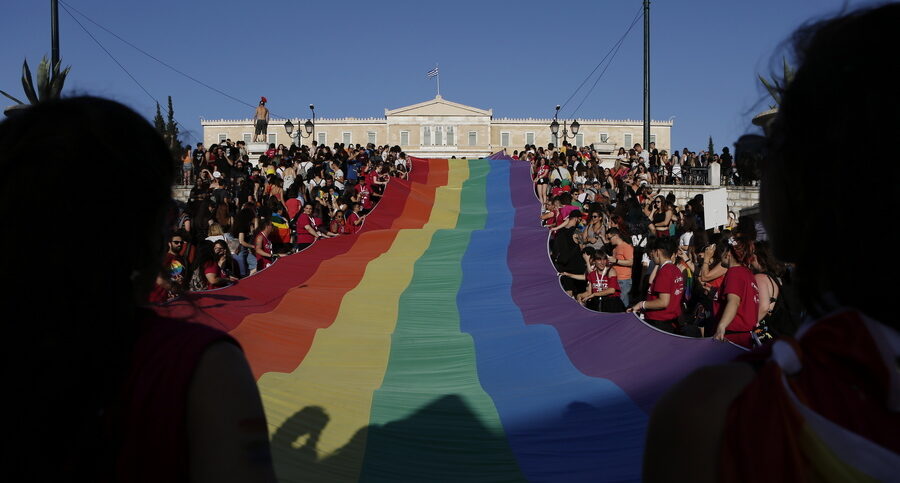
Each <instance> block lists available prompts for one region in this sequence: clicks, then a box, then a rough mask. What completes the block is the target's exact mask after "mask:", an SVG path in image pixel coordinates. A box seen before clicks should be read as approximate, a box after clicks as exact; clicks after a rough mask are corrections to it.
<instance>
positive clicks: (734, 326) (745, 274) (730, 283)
mask: <svg viewBox="0 0 900 483" xmlns="http://www.w3.org/2000/svg"><path fill="white" fill-rule="evenodd" d="M724 278H725V280H724V281H723V282H722V287H721V288H720V289H719V291H718V292H717V293H716V299H715V300H714V301H713V314H714V315H715V318H716V321H717V322H718V321H719V320H722V313H723V312H724V311H725V306H726V305H727V301H728V294H730V293H733V294H735V295H737V296H738V297H740V298H741V303H740V305H738V310H737V314H735V316H734V319H733V320H732V321H731V323H730V324H728V327H726V330H732V331H739V332H741V333H740V334H726V335H725V338H726V339H728V340H730V341H732V342H734V343H735V344H741V345H743V346H745V347H750V331H751V330H753V328H754V327H756V318H757V316H758V315H759V287H758V286H757V285H756V279H755V278H754V277H753V272H751V271H750V269H749V268H747V267H741V266H738V267H731V268H729V269H728V271H727V272H725V277H724Z"/></svg>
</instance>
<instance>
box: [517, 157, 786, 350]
mask: <svg viewBox="0 0 900 483" xmlns="http://www.w3.org/2000/svg"><path fill="white" fill-rule="evenodd" d="M620 153H621V154H620V156H619V157H618V159H616V162H615V165H614V167H612V168H602V167H601V164H600V159H599V157H598V155H597V154H596V153H595V152H593V151H592V150H591V149H590V148H588V147H583V148H579V147H576V146H571V145H569V144H567V143H564V144H563V145H562V146H560V147H559V148H556V147H554V146H552V145H550V146H548V148H547V149H544V148H538V147H536V146H526V147H525V148H524V149H523V150H522V151H521V152H519V151H517V152H515V153H514V154H515V156H514V157H515V158H517V159H520V160H525V161H528V162H530V163H531V166H532V176H533V184H534V187H535V194H536V196H537V197H538V199H540V200H541V202H542V203H543V212H542V214H541V221H542V223H543V224H544V225H545V226H547V228H548V229H549V230H550V237H551V238H550V247H549V248H550V254H551V259H552V260H553V262H554V263H555V265H556V268H557V270H558V272H559V276H560V284H561V285H562V288H563V290H565V291H566V293H567V294H568V295H569V296H571V297H572V298H574V299H575V300H577V301H578V302H579V303H581V304H583V305H584V306H585V307H587V308H589V309H591V310H596V311H601V312H625V311H628V312H634V313H636V314H640V316H642V317H643V319H644V320H645V321H646V322H647V323H649V324H650V325H652V326H654V327H656V328H658V329H660V330H662V331H665V332H669V333H674V334H680V335H686V336H693V337H713V338H715V339H716V340H730V341H732V342H734V343H736V344H739V345H742V346H745V347H751V346H754V345H760V344H761V343H762V342H763V341H764V340H766V339H770V338H773V337H776V336H779V335H788V334H792V333H793V332H794V331H795V330H796V327H797V325H798V324H799V321H800V318H801V316H802V314H801V313H800V310H799V305H798V304H791V300H790V299H791V293H792V292H791V290H790V285H789V284H790V280H791V277H790V274H791V272H790V270H789V269H788V267H786V266H785V264H783V263H779V262H778V261H777V260H776V259H775V258H774V257H773V256H772V254H771V253H770V250H769V246H768V244H767V242H766V241H764V240H757V234H756V229H755V224H754V222H753V220H751V219H749V218H744V219H739V218H738V217H737V216H736V215H735V214H734V213H729V217H728V223H727V224H726V225H724V226H722V227H717V228H715V229H709V230H706V229H704V226H705V224H704V205H703V197H702V195H698V196H697V197H695V198H693V199H691V200H688V201H687V202H686V203H684V204H681V205H679V204H677V203H676V201H677V200H676V197H675V195H674V193H672V192H669V193H667V194H665V195H663V194H662V192H661V189H660V188H657V189H656V190H654V185H655V184H656V183H669V182H671V181H672V174H671V173H672V170H671V166H672V165H671V163H669V162H668V161H663V160H670V159H671V157H669V156H668V155H667V153H666V152H665V151H657V150H656V149H655V147H653V146H652V144H651V146H650V149H649V150H644V149H642V146H641V145H640V144H636V145H635V146H634V148H633V149H631V150H629V151H628V152H625V151H624V149H622V150H620ZM685 153H688V154H686V156H688V157H689V158H691V157H693V156H694V155H693V154H690V152H689V151H687V150H685ZM703 155H704V156H706V155H707V154H706V153H703ZM709 159H710V160H715V161H712V162H719V161H718V160H721V159H725V162H727V163H732V162H733V157H732V156H731V154H730V153H728V151H727V150H723V154H722V155H721V156H720V155H712V156H710V157H709ZM785 284H788V290H785V289H784V287H785Z"/></svg>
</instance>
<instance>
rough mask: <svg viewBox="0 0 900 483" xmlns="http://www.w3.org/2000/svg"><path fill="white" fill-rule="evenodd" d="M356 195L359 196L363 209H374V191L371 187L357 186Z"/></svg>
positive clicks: (362, 184) (365, 185)
mask: <svg viewBox="0 0 900 483" xmlns="http://www.w3.org/2000/svg"><path fill="white" fill-rule="evenodd" d="M356 193H357V195H358V196H359V204H361V205H362V207H363V209H366V210H370V209H372V198H371V195H372V189H371V188H370V187H369V185H368V184H365V183H359V184H357V185H356Z"/></svg>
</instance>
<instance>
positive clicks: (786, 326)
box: [751, 274, 803, 345]
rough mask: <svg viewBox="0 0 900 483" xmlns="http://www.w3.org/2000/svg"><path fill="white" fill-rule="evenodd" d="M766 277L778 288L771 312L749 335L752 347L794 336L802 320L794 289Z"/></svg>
mask: <svg viewBox="0 0 900 483" xmlns="http://www.w3.org/2000/svg"><path fill="white" fill-rule="evenodd" d="M766 276H767V277H769V280H770V281H772V283H773V284H774V285H775V286H776V287H778V298H777V299H776V300H775V306H774V307H772V310H770V311H769V313H767V314H766V316H765V317H764V318H763V319H762V320H761V321H760V322H759V324H757V326H756V329H755V330H754V331H753V332H752V333H751V336H752V339H753V343H754V345H762V344H763V343H765V342H767V341H769V340H773V339H776V338H778V337H784V336H792V335H794V334H795V333H796V332H797V329H798V328H799V327H800V322H801V321H802V320H803V315H802V311H801V309H800V307H801V305H800V300H799V297H798V296H797V293H796V290H795V289H794V287H793V286H792V285H789V284H788V285H784V284H782V283H781V282H779V281H778V279H777V278H775V277H773V276H771V275H769V274H766Z"/></svg>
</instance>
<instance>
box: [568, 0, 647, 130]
mask: <svg viewBox="0 0 900 483" xmlns="http://www.w3.org/2000/svg"><path fill="white" fill-rule="evenodd" d="M643 15H644V8H643V6H641V8H639V9H638V11H637V13H636V14H635V16H634V18H633V19H632V21H631V24H630V25H629V26H628V28H627V29H626V30H625V33H623V34H622V36H621V37H619V39H618V40H617V41H616V42H615V43H614V44H613V46H612V47H610V49H609V51H608V52H607V53H606V55H604V56H603V58H602V59H600V62H598V63H597V65H596V66H595V67H594V69H593V70H592V71H591V72H590V73H589V74H588V75H587V77H585V78H584V80H583V81H581V84H579V85H578V87H577V88H575V90H574V91H573V92H572V94H571V95H569V97H568V98H567V99H566V102H564V103H563V104H562V106H560V109H565V107H566V106H567V105H568V104H569V102H571V101H572V99H573V98H574V97H575V96H576V95H577V94H578V91H580V90H581V88H582V87H584V85H585V84H586V83H587V81H588V80H590V79H591V77H593V76H594V73H596V72H597V69H599V68H600V66H602V65H603V63H604V62H606V60H607V59H609V58H610V56H613V57H615V53H616V52H618V50H619V47H621V45H622V43H623V42H624V41H625V37H627V36H628V34H629V33H630V32H631V29H633V28H634V26H635V25H637V22H638V20H640V19H641V17H643ZM611 62H612V59H610V63H611ZM607 68H609V64H607ZM605 72H606V69H603V72H601V74H600V76H599V77H598V78H597V81H599V79H600V78H601V77H603V73H605ZM597 81H594V87H596V85H597ZM594 87H591V90H593V88H594ZM583 103H584V100H582V104H583ZM579 107H581V104H579ZM576 111H577V109H576ZM573 115H574V113H573Z"/></svg>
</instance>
